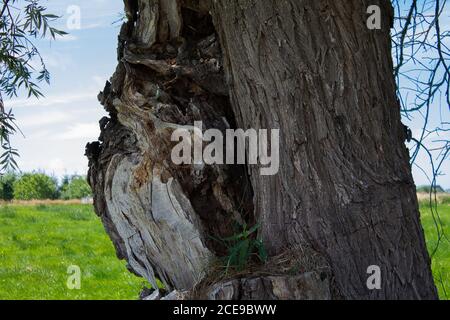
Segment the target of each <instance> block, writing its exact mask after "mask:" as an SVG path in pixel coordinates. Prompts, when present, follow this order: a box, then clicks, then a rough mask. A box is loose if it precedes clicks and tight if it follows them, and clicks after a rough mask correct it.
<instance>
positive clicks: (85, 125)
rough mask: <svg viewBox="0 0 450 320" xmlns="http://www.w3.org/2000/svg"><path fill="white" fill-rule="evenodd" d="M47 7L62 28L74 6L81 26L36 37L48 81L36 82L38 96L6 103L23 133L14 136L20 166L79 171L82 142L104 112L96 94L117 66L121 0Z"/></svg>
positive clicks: (93, 136)
mask: <svg viewBox="0 0 450 320" xmlns="http://www.w3.org/2000/svg"><path fill="white" fill-rule="evenodd" d="M43 4H44V5H45V6H46V7H48V8H49V12H52V13H55V14H57V15H60V16H63V18H62V19H61V20H60V21H58V23H57V27H59V28H61V29H64V30H67V21H68V18H69V17H70V14H68V11H67V10H68V9H69V8H70V7H69V6H71V5H77V6H79V8H80V13H81V20H80V22H81V25H80V27H81V29H79V30H67V31H68V32H69V33H70V34H69V35H68V36H65V37H63V38H61V39H58V40H57V41H52V42H50V41H49V40H45V39H44V40H41V41H39V42H38V47H39V49H40V52H41V54H42V56H43V58H44V61H45V63H46V65H47V68H48V69H49V71H50V73H51V85H50V86H48V85H45V84H43V85H42V86H41V88H42V91H43V93H44V94H45V97H44V98H41V99H39V100H37V99H22V98H21V97H19V98H18V99H15V100H14V101H9V102H6V107H7V108H10V107H12V108H13V112H14V114H15V115H16V118H17V123H18V125H19V126H20V129H21V130H22V131H23V133H24V135H25V138H24V137H23V136H21V135H16V136H15V137H14V138H13V144H14V146H15V147H17V148H18V149H19V151H20V155H21V157H20V159H19V166H20V168H21V170H22V171H33V170H37V169H42V170H45V171H46V172H48V173H52V174H55V175H57V176H61V175H63V174H65V173H69V174H72V173H79V174H85V173H86V171H87V160H86V158H85V157H84V147H85V145H86V143H87V142H88V141H94V140H97V138H98V135H99V129H98V120H99V119H100V118H101V117H102V116H103V115H104V111H103V108H102V106H101V105H100V104H99V103H98V101H97V94H98V93H99V92H100V91H101V90H102V89H103V87H104V84H105V82H106V80H108V79H109V77H110V76H111V75H112V73H113V72H114V69H115V67H116V65H117V60H116V46H117V40H116V39H117V34H118V32H119V27H120V25H119V24H114V25H113V24H112V23H113V22H114V21H117V20H118V18H119V14H120V13H121V12H122V11H123V4H122V2H121V1H118V0H115V1H111V0H109V1H108V0H90V1H86V0H78V1H77V0H70V1H65V0H64V1H63V0H58V1H55V0H53V1H43Z"/></svg>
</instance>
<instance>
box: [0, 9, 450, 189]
mask: <svg viewBox="0 0 450 320" xmlns="http://www.w3.org/2000/svg"><path fill="white" fill-rule="evenodd" d="M43 4H44V5H45V6H46V7H48V8H49V12H52V13H55V14H57V15H60V16H62V17H63V18H62V19H61V20H59V22H58V24H57V26H58V27H59V28H61V29H64V30H67V21H68V19H69V18H70V14H69V12H68V11H67V10H68V9H69V8H70V6H73V5H75V6H78V7H79V8H80V13H81V20H80V22H81V25H80V27H81V28H80V29H75V30H73V29H72V30H67V31H69V33H70V34H69V35H68V36H65V37H63V38H60V39H58V40H57V41H52V42H50V41H49V40H40V41H38V47H39V49H40V52H41V54H42V56H43V58H44V60H45V62H46V64H47V67H48V69H49V71H50V72H51V85H50V86H47V85H42V87H41V88H42V91H43V93H44V94H45V97H44V98H41V99H39V100H36V99H23V98H21V97H19V98H18V99H14V100H12V101H6V103H5V104H6V107H7V108H8V109H9V108H13V112H14V114H15V115H16V118H17V122H18V124H19V126H20V128H21V130H22V131H23V133H24V135H25V138H24V137H23V136H21V135H16V136H15V137H13V144H14V146H15V147H16V148H18V149H19V152H20V154H21V157H20V159H19V161H18V162H19V166H20V168H21V170H22V171H25V172H27V171H34V170H44V171H46V172H47V173H50V174H54V175H56V176H62V175H64V174H74V173H78V174H85V173H86V172H87V160H86V158H85V157H84V147H85V145H86V143H87V142H89V141H94V140H97V138H98V135H99V128H98V120H99V119H100V118H101V117H102V116H104V115H105V112H104V110H103V108H102V106H101V105H100V104H99V103H98V101H97V94H98V93H99V92H100V91H101V90H102V89H103V87H104V84H105V81H106V80H108V79H109V78H110V76H111V75H112V73H113V72H114V69H115V67H116V65H117V61H116V46H117V35H118V32H119V27H120V26H119V24H113V22H115V21H117V20H118V19H119V17H120V14H121V13H122V11H123V4H122V1H120V0H113V1H111V0H89V1H87V0H58V1H56V0H49V1H43ZM445 16H446V18H445V19H446V24H445V25H446V26H447V27H446V30H449V28H448V25H449V23H448V20H449V19H448V18H449V14H448V13H447V14H445ZM69 21H70V20H69ZM436 108H437V105H436V106H434V109H436ZM443 109H444V111H443V113H442V112H434V113H433V116H432V121H433V122H435V123H436V125H437V124H438V123H439V121H441V120H442V118H444V119H447V121H449V120H448V119H450V112H449V110H448V108H445V107H444V108H443ZM405 122H407V124H408V125H409V126H410V127H411V128H412V129H413V133H414V136H417V135H418V134H419V129H420V123H421V119H420V116H417V117H416V118H415V119H413V120H412V121H406V120H405ZM441 138H442V137H437V136H435V135H434V136H430V137H429V138H428V142H430V143H431V142H432V141H433V140H434V139H441ZM445 138H446V139H449V137H448V135H447V137H445ZM449 162H450V161H447V162H446V163H445V165H444V167H443V168H442V172H443V173H449V174H450V163H449ZM417 163H418V164H419V165H421V166H423V167H425V168H427V166H428V160H427V158H426V155H425V154H424V153H422V154H421V155H420V157H419V159H418V161H417ZM413 173H414V178H415V180H416V184H417V185H422V184H429V182H428V181H427V179H426V177H425V175H424V174H423V173H422V172H421V171H420V170H418V168H417V167H413ZM438 182H439V183H440V184H441V185H443V186H444V187H445V188H450V177H449V176H443V177H440V178H439V181H438Z"/></svg>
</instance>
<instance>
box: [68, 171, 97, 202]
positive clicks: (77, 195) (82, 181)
mask: <svg viewBox="0 0 450 320" xmlns="http://www.w3.org/2000/svg"><path fill="white" fill-rule="evenodd" d="M91 196H92V191H91V187H90V186H89V184H88V183H87V181H86V178H84V177H80V176H74V177H72V178H71V179H68V180H66V178H64V181H63V184H62V186H61V199H64V200H70V199H83V198H86V197H91Z"/></svg>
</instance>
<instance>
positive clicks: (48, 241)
mask: <svg viewBox="0 0 450 320" xmlns="http://www.w3.org/2000/svg"><path fill="white" fill-rule="evenodd" d="M71 265H76V266H79V267H80V269H81V289H80V290H69V289H68V288H67V285H66V283H67V279H68V277H69V274H67V268H68V267H69V266H71ZM142 287H143V279H141V278H138V277H136V276H134V275H133V274H131V273H130V272H128V270H127V269H126V267H125V262H124V261H119V260H118V259H117V258H116V255H115V252H114V248H113V245H112V243H111V241H110V240H109V238H108V237H107V235H106V233H105V231H104V229H103V226H102V224H101V222H100V219H99V218H97V217H96V216H95V214H94V212H93V209H92V206H91V205H81V204H77V205H75V204H66V205H44V204H39V205H31V206H25V205H2V206H1V207H0V300H2V299H3V300H6V299H39V300H48V299H52V300H59V299H70V300H72V299H87V300H96V299H107V300H115V299H137V298H138V296H139V292H140V290H141V289H142Z"/></svg>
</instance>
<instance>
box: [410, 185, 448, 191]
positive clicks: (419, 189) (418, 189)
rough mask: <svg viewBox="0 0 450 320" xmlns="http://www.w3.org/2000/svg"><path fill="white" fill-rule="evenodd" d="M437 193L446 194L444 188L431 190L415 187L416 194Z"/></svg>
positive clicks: (428, 187)
mask: <svg viewBox="0 0 450 320" xmlns="http://www.w3.org/2000/svg"><path fill="white" fill-rule="evenodd" d="M432 191H433V192H435V191H436V192H437V193H445V192H447V191H446V190H445V189H444V188H442V187H441V186H436V187H435V188H432V187H431V186H429V185H428V186H419V187H417V192H419V193H430V192H432Z"/></svg>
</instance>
